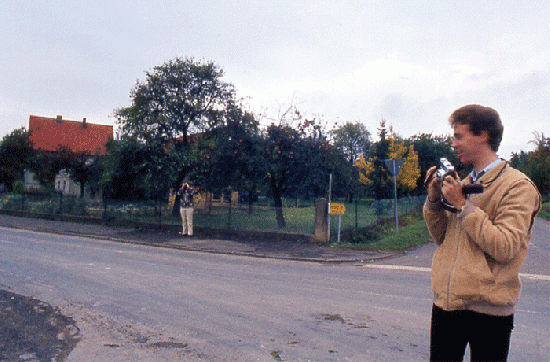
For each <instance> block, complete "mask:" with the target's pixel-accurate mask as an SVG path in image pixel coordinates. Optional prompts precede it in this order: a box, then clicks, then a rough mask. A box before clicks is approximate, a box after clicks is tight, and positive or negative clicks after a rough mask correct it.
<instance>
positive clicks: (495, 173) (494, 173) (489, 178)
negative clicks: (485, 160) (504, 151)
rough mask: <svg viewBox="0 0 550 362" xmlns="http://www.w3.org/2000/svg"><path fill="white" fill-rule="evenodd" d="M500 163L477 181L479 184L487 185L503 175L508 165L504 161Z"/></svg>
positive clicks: (501, 160)
mask: <svg viewBox="0 0 550 362" xmlns="http://www.w3.org/2000/svg"><path fill="white" fill-rule="evenodd" d="M498 161H500V162H498V163H497V164H496V166H494V167H493V168H491V169H490V170H488V171H487V172H485V173H484V174H483V175H481V176H480V177H479V178H478V179H477V182H479V183H482V184H485V185H487V184H490V183H492V182H493V181H495V180H496V179H497V178H498V177H499V176H500V175H501V174H502V172H503V171H504V169H505V168H506V166H508V163H507V162H506V161H505V160H504V159H499V160H498ZM470 179H471V177H470Z"/></svg>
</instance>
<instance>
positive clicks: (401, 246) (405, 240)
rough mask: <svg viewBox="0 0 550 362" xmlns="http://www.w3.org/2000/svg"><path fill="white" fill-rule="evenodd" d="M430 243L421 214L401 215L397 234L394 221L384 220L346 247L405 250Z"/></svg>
mask: <svg viewBox="0 0 550 362" xmlns="http://www.w3.org/2000/svg"><path fill="white" fill-rule="evenodd" d="M429 241H430V234H429V233H428V228H427V227H426V223H425V222H424V219H423V216H422V213H421V212H414V213H411V214H407V215H403V216H401V217H400V219H399V232H396V231H395V220H393V219H391V218H390V219H386V220H383V221H381V222H380V223H378V224H377V225H374V226H373V227H372V228H370V229H369V230H366V231H364V232H363V233H360V234H358V235H355V236H354V237H353V238H352V239H351V240H350V242H349V243H347V244H344V245H345V246H347V247H351V248H355V249H365V250H394V251H397V250H405V249H408V248H411V247H414V246H418V245H422V244H424V243H427V242H429Z"/></svg>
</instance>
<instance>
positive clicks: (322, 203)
mask: <svg viewBox="0 0 550 362" xmlns="http://www.w3.org/2000/svg"><path fill="white" fill-rule="evenodd" d="M328 218H329V216H328V202H327V199H317V200H315V234H314V236H313V240H315V241H316V242H328V241H329V239H328Z"/></svg>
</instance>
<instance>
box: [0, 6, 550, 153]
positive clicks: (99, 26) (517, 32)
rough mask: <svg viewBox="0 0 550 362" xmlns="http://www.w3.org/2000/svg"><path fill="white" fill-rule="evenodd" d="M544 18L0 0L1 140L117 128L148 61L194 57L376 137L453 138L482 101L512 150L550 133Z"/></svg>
mask: <svg viewBox="0 0 550 362" xmlns="http://www.w3.org/2000/svg"><path fill="white" fill-rule="evenodd" d="M549 19H550V2H548V0H506V1H497V0H493V1H485V0H475V1H470V0H461V1H456V0H455V1H450V0H449V1H447V0H433V1H395V0H393V1H392V0H387V1H371V0H365V1H356V0H349V1H343V0H342V1H329V0H315V1H314V0H293V1H287V0H279V1H271V0H261V1H260V0H224V1H221V0H220V1H213V0H196V1H191V0H180V1H175V0H174V1H170V0H154V1H153V0H141V1H129V0H128V1H123V0H109V1H103V0H94V1H83V0H67V1H57V0H45V1H43V0H34V1H23V0H18V1H11V0H0V136H4V135H6V134H8V133H10V132H11V131H12V130H14V129H16V128H20V127H23V126H26V127H27V128H28V119H29V115H30V114H34V115H39V116H46V117H55V116H56V115H58V114H59V115H62V116H63V118H65V119H70V120H81V119H82V118H84V117H86V118H87V120H88V122H93V123H102V124H114V119H113V118H112V114H113V110H114V109H115V108H119V107H122V106H128V105H130V98H129V95H130V90H131V89H132V88H133V87H134V85H135V83H136V80H138V79H140V80H143V79H144V78H145V74H144V72H145V71H148V70H151V69H152V68H153V67H154V66H156V65H160V64H162V63H164V62H166V61H167V60H169V59H173V58H175V57H194V58H195V59H197V60H206V61H213V62H215V63H216V64H217V65H218V66H219V67H221V68H222V69H223V70H224V72H225V77H224V79H225V80H226V81H227V82H230V83H232V84H233V85H234V86H235V88H236V89H237V92H238V95H239V96H240V97H245V98H246V99H247V101H246V103H247V104H248V105H249V106H250V108H251V109H252V110H254V111H255V112H258V113H259V112H260V111H262V110H265V111H266V112H267V113H268V114H269V115H270V116H272V117H276V116H277V113H278V109H279V108H280V106H281V105H283V106H284V105H288V104H289V102H291V101H292V100H293V102H294V103H295V104H296V105H297V106H298V109H299V110H300V111H301V112H302V113H304V114H306V115H308V116H309V117H314V116H315V117H317V118H322V119H323V120H324V121H326V122H328V123H333V122H340V123H343V122H346V121H350V122H362V123H364V124H365V125H366V126H367V129H368V130H369V131H370V132H371V133H373V134H376V132H377V131H376V130H377V127H378V124H379V122H380V120H381V119H382V118H383V119H385V120H386V121H387V123H388V124H389V125H392V126H393V128H394V130H395V131H396V132H397V133H398V134H400V135H401V136H403V137H410V136H412V135H414V134H417V133H434V134H437V135H443V134H448V133H450V129H449V126H448V124H447V118H448V116H449V115H450V113H452V111H453V110H454V109H456V108H458V107H460V106H463V105H465V104H470V103H479V104H483V105H487V106H490V107H493V108H495V109H497V111H499V113H500V115H501V118H502V120H503V123H504V126H505V134H504V139H503V144H502V146H501V150H500V152H499V155H500V156H502V157H506V158H508V157H509V156H510V153H511V152H518V151H520V150H530V149H532V146H531V145H530V144H529V140H532V139H533V138H534V136H533V132H535V131H538V132H543V133H544V134H545V135H546V136H550V46H549V44H550V26H549V23H548V20H549Z"/></svg>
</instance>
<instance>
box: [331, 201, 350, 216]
mask: <svg viewBox="0 0 550 362" xmlns="http://www.w3.org/2000/svg"><path fill="white" fill-rule="evenodd" d="M344 212H346V205H344V204H334V203H332V202H331V203H330V209H329V214H331V215H342V214H344Z"/></svg>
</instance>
